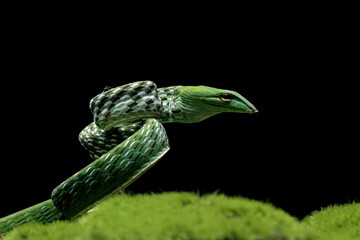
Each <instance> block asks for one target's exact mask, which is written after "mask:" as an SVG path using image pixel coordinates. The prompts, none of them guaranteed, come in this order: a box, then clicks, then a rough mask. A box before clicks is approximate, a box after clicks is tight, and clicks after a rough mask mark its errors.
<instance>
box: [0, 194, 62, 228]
mask: <svg viewBox="0 0 360 240" xmlns="http://www.w3.org/2000/svg"><path fill="white" fill-rule="evenodd" d="M61 219H64V215H63V214H62V213H61V212H60V211H59V210H58V209H57V208H56V207H55V206H54V204H53V202H52V201H51V200H47V201H45V202H42V203H39V204H37V205H35V206H32V207H29V208H26V209H24V210H22V211H19V212H17V213H14V214H12V215H9V216H7V217H5V218H2V219H0V233H4V232H7V231H9V230H11V229H13V228H15V227H17V226H19V225H22V224H24V223H28V222H42V223H50V222H53V221H55V220H61Z"/></svg>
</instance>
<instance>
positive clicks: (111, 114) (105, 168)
mask: <svg viewBox="0 0 360 240" xmlns="http://www.w3.org/2000/svg"><path fill="white" fill-rule="evenodd" d="M90 110H91V112H92V114H93V117H94V121H93V122H92V123H91V124H90V125H88V126H87V127H85V128H84V130H82V131H81V133H80V134H79V140H80V143H81V144H82V145H83V146H84V147H85V149H86V150H87V151H88V152H89V153H90V156H91V157H92V158H93V159H94V161H93V162H92V163H90V164H89V165H88V166H86V167H85V168H83V169H81V170H80V171H78V172H77V173H76V174H74V175H73V176H71V177H69V178H68V179H67V180H65V181H64V182H63V183H61V184H60V185H59V186H58V187H56V188H55V189H54V190H53V192H52V194H51V199H50V200H47V201H45V202H42V203H39V204H37V205H34V206H32V207H29V208H27V209H24V210H22V211H19V212H17V213H14V214H12V215H9V216H7V217H4V218H2V219H0V234H4V233H7V232H8V231H10V230H11V229H13V228H15V227H17V226H19V225H22V224H24V223H28V222H40V223H49V222H53V221H56V220H64V219H74V218H76V217H77V216H79V215H81V214H83V213H85V212H86V211H88V210H89V209H90V208H92V207H93V206H94V205H95V204H96V203H97V202H99V201H100V200H103V199H105V198H108V197H110V196H112V195H114V194H116V193H118V192H120V191H122V190H123V189H124V188H126V187H127V186H129V185H130V184H131V183H132V182H134V181H135V180H136V179H137V178H138V177H140V176H141V175H142V174H143V173H145V172H146V171H147V170H148V169H149V168H150V167H152V166H153V165H154V164H155V163H156V162H157V161H158V160H159V159H160V158H161V157H162V156H163V155H164V154H165V153H166V152H167V151H168V150H169V143H168V138H167V135H166V132H165V129H164V128H163V126H162V124H163V123H170V122H176V123H195V122H199V121H202V120H204V119H206V118H208V117H211V116H213V115H216V114H219V113H222V112H238V113H255V112H257V110H256V108H255V107H254V106H253V105H252V104H251V103H250V102H249V101H247V100H246V99H245V98H244V97H242V96H241V95H240V94H239V93H237V92H234V91H230V90H222V89H217V88H212V87H207V86H172V87H164V88H157V86H156V84H155V83H154V82H152V81H140V82H134V83H129V84H126V85H123V86H119V87H115V88H112V89H109V90H106V91H103V92H102V93H101V94H99V95H97V96H95V97H94V98H93V99H91V101H90Z"/></svg>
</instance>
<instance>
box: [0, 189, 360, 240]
mask: <svg viewBox="0 0 360 240" xmlns="http://www.w3.org/2000/svg"><path fill="white" fill-rule="evenodd" d="M347 207H348V208H349V209H348V210H344V212H343V214H342V213H341V214H340V213H339V215H341V216H342V217H340V218H338V220H337V221H331V222H329V221H328V219H331V218H334V217H336V216H333V215H334V214H335V215H336V214H338V212H337V211H339V212H342V210H341V209H342V207H333V208H329V209H327V210H326V211H324V212H315V213H313V214H312V215H311V216H309V217H307V218H306V219H305V220H304V221H303V222H299V221H298V220H297V219H296V218H294V217H292V216H290V215H289V214H287V213H286V212H284V211H282V210H280V209H277V208H275V207H274V206H272V205H271V204H269V203H263V202H259V201H255V200H249V199H246V198H242V197H227V196H224V195H221V194H211V195H205V196H199V195H198V194H195V193H161V194H142V195H140V194H137V195H129V194H120V195H118V196H116V197H114V198H111V199H109V200H107V201H105V202H103V203H101V204H99V205H98V206H97V207H96V208H95V209H94V210H93V211H91V212H89V213H87V214H86V215H84V216H82V217H80V218H78V219H77V220H75V221H72V222H70V221H59V222H54V223H52V224H47V225H42V224H27V225H23V226H20V227H18V228H16V229H15V230H13V231H11V232H10V233H9V234H8V235H6V236H5V238H4V240H25V239H29V240H30V239H36V240H63V239H67V240H75V239H76V240H115V239H116V240H118V239H119V240H123V239H124V240H125V239H126V240H127V239H131V240H133V239H139V240H140V239H146V240H152V239H157V240H158V239H164V240H167V239H169V240H170V239H180V240H185V239H189V240H190V239H191V240H195V239H198V240H202V239H203V240H213V239H214V240H215V239H219V240H233V239H234V240H236V239H239V240H312V239H314V240H315V239H316V240H322V239H324V240H325V239H326V240H331V239H336V240H337V239H339V240H340V239H341V240H343V239H351V240H352V239H354V240H355V239H360V237H358V235H356V231H355V228H356V227H357V228H358V229H359V230H358V232H360V228H359V221H358V220H360V217H359V216H360V207H359V205H357V204H354V205H349V206H347ZM347 207H344V209H347ZM351 207H354V208H356V209H358V210H357V212H356V213H354V212H353V211H351V210H350V208H351ZM336 209H338V210H336ZM348 213H351V214H352V215H351V217H349V218H347V217H346V216H347V214H348ZM322 214H323V215H322ZM353 221H357V222H356V224H355V225H354V224H353ZM321 222H323V223H321ZM325 222H328V223H329V225H328V226H327V227H325V226H326V223H325ZM341 224H343V225H341ZM333 226H337V227H333ZM348 230H349V231H350V232H351V233H350V234H347V231H348ZM340 236H341V237H340Z"/></svg>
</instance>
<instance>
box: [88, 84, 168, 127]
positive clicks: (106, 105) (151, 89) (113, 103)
mask: <svg viewBox="0 0 360 240" xmlns="http://www.w3.org/2000/svg"><path fill="white" fill-rule="evenodd" d="M90 110H91V112H92V114H93V116H94V122H95V124H96V125H97V126H99V128H101V129H103V130H105V131H107V130H110V129H112V128H114V127H117V126H119V125H121V124H124V123H125V124H127V125H129V124H130V123H132V122H137V121H138V120H139V119H147V118H158V117H159V116H161V114H162V111H163V109H162V102H161V99H160V98H159V96H158V91H157V86H156V84H155V83H154V82H152V81H141V82H135V83H130V84H126V85H123V86H120V87H116V88H112V89H110V90H108V91H105V92H103V93H101V94H99V95H97V96H96V97H94V98H93V99H92V100H91V101H90Z"/></svg>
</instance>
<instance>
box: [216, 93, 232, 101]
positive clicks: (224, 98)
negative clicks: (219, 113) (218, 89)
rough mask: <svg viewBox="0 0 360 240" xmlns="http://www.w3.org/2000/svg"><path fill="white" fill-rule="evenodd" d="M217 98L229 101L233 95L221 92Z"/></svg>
mask: <svg viewBox="0 0 360 240" xmlns="http://www.w3.org/2000/svg"><path fill="white" fill-rule="evenodd" d="M219 98H220V100H221V101H223V102H230V101H231V99H233V98H234V96H233V95H231V94H230V93H222V94H221V95H220V97H219Z"/></svg>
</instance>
